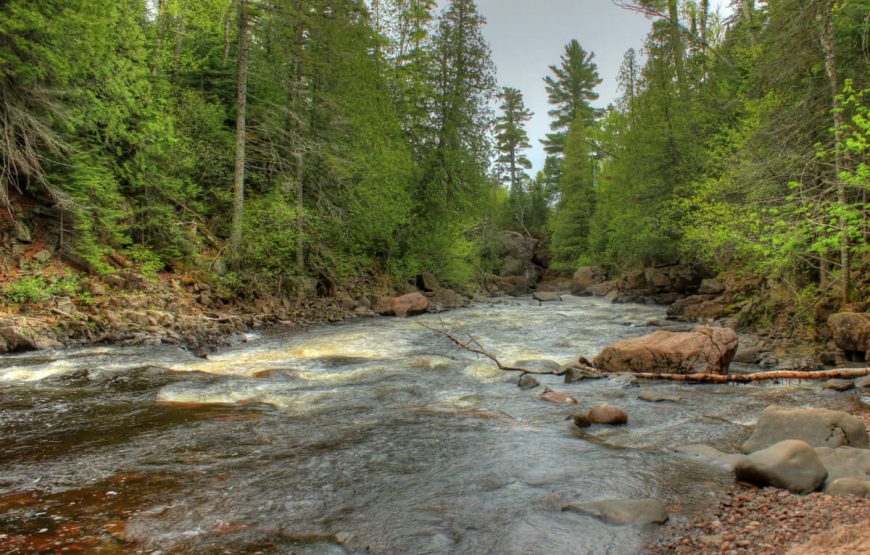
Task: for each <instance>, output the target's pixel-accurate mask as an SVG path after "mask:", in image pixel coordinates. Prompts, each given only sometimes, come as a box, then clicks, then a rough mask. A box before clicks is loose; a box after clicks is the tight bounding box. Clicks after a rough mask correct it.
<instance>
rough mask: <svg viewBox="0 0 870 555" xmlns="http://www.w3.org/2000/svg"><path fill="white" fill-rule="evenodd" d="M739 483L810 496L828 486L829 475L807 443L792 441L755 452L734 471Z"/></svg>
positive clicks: (738, 463)
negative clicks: (809, 494)
mask: <svg viewBox="0 0 870 555" xmlns="http://www.w3.org/2000/svg"><path fill="white" fill-rule="evenodd" d="M734 474H735V475H736V476H737V479H738V480H741V481H743V482H748V483H750V484H755V485H757V486H761V487H766V486H773V487H777V488H781V489H787V490H789V491H791V492H793V493H810V492H813V491H816V490H817V489H819V487H821V485H822V484H824V483H825V479H826V478H827V477H828V471H827V470H826V469H825V466H824V465H823V464H822V461H821V460H820V459H819V456H818V455H817V454H816V452H815V451H814V450H813V448H812V446H811V445H810V444H808V443H807V442H805V441H800V440H795V439H789V440H785V441H781V442H779V443H775V444H774V445H771V446H770V447H767V448H765V449H761V450H759V451H755V452H754V453H752V454H751V455H749V456H748V457H746V458H744V459H741V460H740V461H738V462H737V464H736V465H735V467H734Z"/></svg>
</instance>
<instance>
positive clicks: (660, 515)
mask: <svg viewBox="0 0 870 555" xmlns="http://www.w3.org/2000/svg"><path fill="white" fill-rule="evenodd" d="M562 511H571V512H575V513H581V514H585V515H589V516H593V517H595V518H597V519H599V520H602V521H604V522H607V523H609V524H664V523H665V522H667V521H668V510H667V509H666V508H665V505H664V503H662V502H661V501H659V500H658V499H650V498H647V499H600V500H598V501H583V502H576V503H568V504H566V505H563V506H562Z"/></svg>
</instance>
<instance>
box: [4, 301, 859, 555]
mask: <svg viewBox="0 0 870 555" xmlns="http://www.w3.org/2000/svg"><path fill="white" fill-rule="evenodd" d="M663 316H664V311H663V309H662V308H660V307H652V306H643V305H612V304H610V303H608V302H606V301H604V300H602V299H592V298H577V297H571V296H566V297H565V298H564V301H563V302H560V303H552V304H545V305H543V306H541V305H539V304H538V303H537V302H534V301H532V300H531V299H514V300H510V301H507V302H505V304H500V305H494V306H476V307H472V308H467V309H462V310H456V311H451V312H448V313H444V314H442V315H440V316H439V315H426V316H422V317H418V318H412V319H406V320H400V319H387V318H377V319H369V320H359V321H354V322H348V323H343V324H336V325H329V326H322V327H316V328H311V329H308V330H305V331H296V332H293V331H288V330H284V331H280V330H270V331H267V332H263V333H261V334H259V335H255V336H252V337H251V340H250V341H249V342H248V343H246V344H240V345H238V346H236V347H234V348H231V349H228V350H226V351H224V352H222V353H221V354H219V355H213V356H211V357H209V359H207V360H203V359H198V358H195V357H193V356H191V355H189V354H188V353H186V352H184V351H182V350H179V349H175V348H170V347H159V348H155V347H141V348H130V347H112V346H103V347H90V348H83V349H74V350H65V351H57V352H38V353H28V354H20V355H13V356H7V357H4V358H0V441H2V445H3V448H2V452H0V552H3V553H32V552H40V551H44V552H55V551H57V550H59V549H61V548H64V547H66V548H68V549H74V550H78V551H77V552H79V553H155V554H157V553H163V554H168V553H390V554H392V553H400V554H404V553H414V554H418V553H474V554H477V553H497V554H521V553H523V554H537V553H542V554H544V553H545V554H548V555H555V554H561V553H566V554H568V553H571V554H576V553H635V552H639V551H640V550H641V549H642V546H643V544H644V543H645V542H648V541H651V540H652V539H654V537H655V536H654V534H655V533H656V528H651V527H638V526H622V527H617V526H611V525H607V524H604V523H602V522H599V521H597V520H595V519H593V518H590V517H587V516H583V515H580V514H576V513H571V512H562V511H561V506H562V504H563V503H564V502H566V501H568V500H577V499H581V500H592V499H599V498H609V497H656V498H659V499H661V500H662V501H664V502H665V503H666V504H667V505H668V508H669V510H670V512H671V515H672V519H680V518H686V517H687V515H690V514H691V513H692V511H695V510H697V509H698V508H700V507H703V506H704V505H706V504H709V503H712V502H713V500H714V496H715V492H716V491H717V490H718V489H720V488H723V487H725V486H727V485H728V484H730V483H733V475H731V474H729V473H728V472H725V471H723V470H719V469H717V468H715V467H713V466H710V465H707V464H704V463H702V462H699V461H697V460H693V459H691V458H689V457H687V456H685V455H681V454H678V453H675V452H674V451H673V449H674V448H675V447H678V446H680V445H685V444H690V443H702V442H704V443H711V444H713V445H716V446H718V447H719V448H722V449H723V450H729V449H730V450H736V448H737V446H738V445H739V443H740V441H741V440H742V439H743V438H744V437H745V436H746V433H747V432H746V430H745V425H746V424H750V423H752V422H753V421H754V420H755V419H756V418H757V416H758V414H759V413H760V412H761V411H762V410H763V409H764V408H765V407H766V406H767V405H769V404H772V403H780V404H785V405H814V406H829V407H831V408H843V407H844V406H845V405H844V403H845V402H846V401H842V400H840V399H842V398H841V397H839V396H838V394H836V393H834V392H830V391H825V390H822V389H820V388H819V386H818V385H816V384H786V385H778V386H777V385H774V386H762V385H752V386H739V387H738V386H715V385H712V386H697V385H694V386H687V385H679V384H670V383H656V384H641V387H626V386H625V385H624V384H622V383H619V382H618V381H612V380H597V381H585V382H580V383H575V384H571V385H563V384H562V383H561V381H562V380H561V378H556V377H545V378H542V380H541V381H542V382H543V383H544V384H545V385H549V386H550V387H552V388H553V389H557V390H564V391H568V392H570V393H571V394H572V395H574V396H575V397H577V399H578V400H579V402H580V403H579V405H578V407H572V406H569V405H553V404H550V403H547V402H544V401H541V400H539V399H538V398H537V396H538V394H539V393H540V389H538V390H533V391H521V390H519V389H518V388H517V387H516V385H515V383H514V382H515V380H516V376H515V375H508V374H506V373H503V372H500V371H499V370H497V369H496V368H495V367H494V366H493V365H492V364H491V363H489V362H488V361H487V360H484V359H481V358H479V357H475V356H474V355H472V354H470V353H467V352H465V351H461V350H459V349H457V348H456V347H455V346H454V345H452V344H451V343H450V342H449V341H448V340H447V339H445V338H444V337H441V336H439V335H438V334H436V333H434V332H432V331H431V330H428V329H425V328H423V327H422V326H420V325H419V323H420V322H423V323H426V324H428V325H432V326H438V327H445V328H449V329H452V330H454V331H457V332H470V333H472V334H474V336H475V338H477V339H478V340H479V341H480V342H481V343H482V344H484V345H485V346H486V347H487V348H488V349H489V350H491V351H492V352H494V353H497V354H498V356H499V357H500V358H501V359H503V360H504V361H505V362H514V361H515V360H517V359H536V358H543V359H551V360H555V361H558V362H567V361H570V360H574V359H576V357H577V355H578V354H583V355H586V356H588V357H590V358H591V356H592V355H594V354H595V353H597V352H598V351H599V350H600V349H601V348H602V347H603V346H605V345H606V344H608V343H611V342H613V341H616V340H619V339H622V338H625V337H630V336H635V335H641V334H644V333H648V332H649V331H650V329H649V328H646V327H645V326H644V323H645V322H646V321H648V320H649V319H652V318H662V317H663ZM264 373H265V374H266V377H262V376H263V374H264ZM257 375H259V376H261V377H256V376H257ZM642 390H656V391H660V392H663V393H669V394H671V395H677V396H679V397H681V398H682V400H681V401H679V402H676V403H647V402H643V401H640V400H638V399H637V395H638V393H639V392H640V391H642ZM602 401H608V402H610V403H612V404H615V405H618V406H620V407H621V408H623V409H624V410H626V412H628V414H629V415H630V416H629V418H630V419H629V425H628V426H624V427H619V428H607V427H592V428H588V429H586V430H584V431H583V432H578V431H576V430H572V429H571V427H570V426H569V425H568V422H566V421H565V418H566V416H568V415H569V414H571V413H572V412H574V410H577V409H580V410H584V411H585V410H587V409H588V408H590V407H591V406H593V405H595V404H597V403H599V402H602Z"/></svg>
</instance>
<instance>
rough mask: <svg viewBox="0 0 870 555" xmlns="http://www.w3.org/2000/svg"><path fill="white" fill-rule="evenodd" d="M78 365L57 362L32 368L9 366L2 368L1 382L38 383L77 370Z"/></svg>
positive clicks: (68, 361)
mask: <svg viewBox="0 0 870 555" xmlns="http://www.w3.org/2000/svg"><path fill="white" fill-rule="evenodd" d="M77 368H78V365H76V364H74V363H73V362H71V361H70V360H55V361H52V362H49V363H46V364H39V365H32V366H8V367H6V368H0V382H38V381H40V380H44V379H45V378H49V377H51V376H56V375H58V374H66V373H68V372H72V371H73V370H76V369H77Z"/></svg>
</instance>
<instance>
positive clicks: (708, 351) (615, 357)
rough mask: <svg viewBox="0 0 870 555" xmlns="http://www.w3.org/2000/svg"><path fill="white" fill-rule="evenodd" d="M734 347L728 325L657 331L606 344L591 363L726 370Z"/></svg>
mask: <svg viewBox="0 0 870 555" xmlns="http://www.w3.org/2000/svg"><path fill="white" fill-rule="evenodd" d="M736 351H737V333H736V332H735V331H734V330H733V329H731V328H709V327H701V328H696V329H695V330H694V331H690V332H671V331H657V332H655V333H651V334H649V335H644V336H642V337H635V338H632V339H626V340H624V341H620V342H618V343H614V344H613V345H610V346H608V347H605V349H604V350H603V351H601V353H600V354H599V355H598V356H597V357H595V360H594V361H593V365H594V366H595V368H597V369H599V370H604V371H606V372H653V373H658V374H699V373H704V374H727V373H728V365H729V364H731V359H732V358H733V357H734V353H735V352H736Z"/></svg>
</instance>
